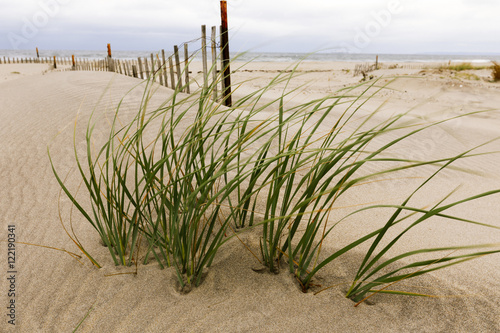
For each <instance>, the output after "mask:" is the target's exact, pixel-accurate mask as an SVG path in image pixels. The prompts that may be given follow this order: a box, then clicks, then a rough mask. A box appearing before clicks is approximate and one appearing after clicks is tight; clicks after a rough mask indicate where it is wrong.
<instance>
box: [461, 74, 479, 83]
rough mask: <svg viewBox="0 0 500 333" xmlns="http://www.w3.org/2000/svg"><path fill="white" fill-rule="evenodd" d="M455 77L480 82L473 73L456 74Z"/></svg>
mask: <svg viewBox="0 0 500 333" xmlns="http://www.w3.org/2000/svg"><path fill="white" fill-rule="evenodd" d="M455 76H456V77H458V78H461V79H465V80H471V81H479V80H481V79H480V78H479V76H477V75H476V74H474V73H456V74H455Z"/></svg>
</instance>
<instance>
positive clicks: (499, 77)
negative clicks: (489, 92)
mask: <svg viewBox="0 0 500 333" xmlns="http://www.w3.org/2000/svg"><path fill="white" fill-rule="evenodd" d="M492 63H493V67H492V68H491V76H492V77H493V81H495V82H497V81H500V64H499V63H498V62H496V61H492Z"/></svg>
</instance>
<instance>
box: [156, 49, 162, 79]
mask: <svg viewBox="0 0 500 333" xmlns="http://www.w3.org/2000/svg"><path fill="white" fill-rule="evenodd" d="M156 60H157V61H158V78H159V79H160V85H161V86H163V66H162V65H161V61H160V57H159V56H158V53H157V54H156Z"/></svg>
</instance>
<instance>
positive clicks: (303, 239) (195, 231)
mask: <svg viewBox="0 0 500 333" xmlns="http://www.w3.org/2000/svg"><path fill="white" fill-rule="evenodd" d="M297 66H298V64H297ZM295 69H296V66H295V67H293V68H292V69H291V70H290V71H288V72H285V71H283V72H281V73H279V74H278V75H277V76H276V77H275V78H274V79H273V80H271V81H270V82H269V84H268V85H267V86H264V87H263V88H261V89H258V90H256V91H254V92H252V93H250V94H248V95H246V96H243V97H240V98H238V99H235V98H234V97H233V99H235V102H234V105H233V107H232V108H226V107H224V106H222V105H221V103H220V102H217V101H213V100H212V99H211V96H212V90H213V88H214V86H213V85H209V86H208V87H206V88H200V89H199V90H198V91H196V92H194V93H193V94H191V95H185V94H182V93H180V90H181V89H179V88H178V89H177V90H175V91H174V92H173V93H172V95H171V96H170V97H169V98H168V99H167V100H166V101H165V102H164V103H163V104H162V105H160V106H156V107H153V108H151V107H150V101H151V97H152V94H153V92H154V90H155V89H156V88H155V85H154V84H153V83H152V82H151V81H147V82H145V83H144V84H145V85H146V88H145V91H144V95H143V100H142V103H141V105H140V107H139V110H138V112H137V114H136V116H135V118H134V119H133V121H130V122H129V123H127V124H126V125H125V126H123V125H120V122H119V121H118V120H119V114H120V106H118V108H117V110H116V113H115V119H114V121H113V122H112V125H111V127H110V130H109V135H108V138H107V140H106V141H105V142H104V144H102V145H101V146H100V148H99V149H98V150H97V152H96V153H94V152H93V149H92V146H93V141H92V137H93V128H94V124H93V123H92V118H91V119H90V120H89V123H88V129H87V133H86V146H87V149H86V152H85V155H86V156H85V159H82V158H81V157H79V154H81V152H80V153H79V152H78V151H77V149H76V144H75V160H76V163H77V166H78V170H79V176H80V177H81V179H82V181H83V183H84V187H85V189H86V190H87V195H88V196H89V198H90V199H91V200H90V201H91V207H86V206H84V205H83V204H82V203H80V202H81V199H79V198H78V196H77V195H76V194H75V193H74V192H71V191H70V189H69V188H67V186H66V185H65V182H64V180H62V179H61V177H60V176H59V175H58V173H57V171H56V170H55V168H54V173H55V175H56V178H57V180H58V182H59V184H60V185H61V187H62V189H63V191H64V192H65V193H66V194H67V195H68V197H69V198H70V199H71V201H72V202H73V204H74V205H75V207H76V208H77V209H78V210H79V211H80V213H81V214H82V215H83V216H84V217H85V218H86V220H87V221H88V222H89V223H91V224H92V226H93V227H94V228H95V229H96V231H97V232H98V233H99V235H100V237H101V239H102V241H103V243H104V244H105V245H106V246H107V247H108V249H109V252H110V256H111V258H112V260H113V261H114V263H115V264H116V265H131V264H132V263H133V262H136V261H138V260H139V243H140V239H141V237H143V238H144V239H145V242H146V249H145V250H144V252H143V259H144V262H147V261H148V259H149V258H154V259H155V260H156V261H157V262H158V264H159V265H160V266H161V267H162V268H163V267H173V268H174V269H175V272H176V275H177V278H178V281H179V283H180V285H181V287H182V288H183V289H184V290H186V291H187V290H189V289H190V287H191V286H198V285H199V284H200V283H201V281H202V276H203V273H204V270H205V269H206V268H207V267H209V266H210V265H211V264H212V261H213V259H214V258H215V256H216V254H217V251H218V249H219V248H220V247H221V246H222V245H223V244H224V243H225V242H226V241H227V240H228V239H230V238H231V237H232V236H233V235H234V234H235V232H239V231H241V230H244V229H246V228H260V229H261V230H262V237H261V242H260V251H261V255H262V259H263V263H264V264H265V265H266V266H267V267H268V269H269V271H270V272H274V273H277V272H279V271H280V269H281V267H282V263H285V264H286V266H285V267H287V269H288V270H289V271H290V272H291V273H293V274H294V275H295V277H296V278H297V280H298V281H299V282H300V284H301V285H302V288H303V290H304V291H306V290H307V289H308V288H309V287H310V284H311V281H312V279H313V277H314V276H315V274H317V273H318V272H319V271H320V270H321V269H322V268H323V267H324V266H325V265H327V264H329V263H330V262H332V261H333V260H335V259H336V258H338V257H339V256H340V255H342V254H344V253H346V252H348V251H351V250H354V249H358V248H360V247H359V245H361V244H364V243H368V242H371V246H370V247H369V249H368V250H367V251H366V253H365V256H364V259H363V261H362V262H361V263H360V265H359V269H358V272H357V273H356V272H353V274H354V278H353V281H352V285H351V287H350V288H349V291H348V292H347V295H346V296H347V297H349V298H351V299H353V300H355V301H358V302H359V301H362V300H363V299H364V298H365V297H367V295H369V294H370V293H373V292H375V293H376V292H386V293H401V294H405V292H403V291H393V290H390V291H389V290H387V289H386V288H387V285H390V284H391V283H393V282H394V281H399V280H403V279H408V278H411V277H415V276H419V275H422V274H425V273H428V272H431V271H434V270H437V269H441V268H444V267H447V266H450V265H452V264H457V263H460V262H463V261H466V260H470V259H473V258H476V257H479V256H483V255H486V254H492V253H497V252H500V244H479V245H476V246H461V245H460V244H457V245H456V246H455V247H446V248H428V249H415V250H413V251H410V252H407V253H401V254H398V255H395V256H393V257H391V258H387V253H388V251H389V249H391V248H392V247H393V246H394V244H395V243H396V242H398V241H400V240H401V239H402V238H403V236H406V235H407V234H409V231H410V230H412V228H414V227H415V226H418V225H419V224H421V223H425V222H426V221H429V220H430V219H432V218H442V219H445V220H448V221H449V222H450V223H451V222H457V223H470V224H475V225H478V227H484V228H490V227H491V228H496V227H494V226H491V225H488V224H483V223H479V222H476V221H470V220H466V219H462V218H460V217H456V216H451V215H447V214H445V211H446V210H447V209H450V208H452V207H455V206H457V205H462V204H466V203H467V202H469V201H471V200H478V199H480V198H483V197H486V196H490V195H495V194H498V193H499V192H500V190H497V191H490V192H486V193H479V194H477V195H474V196H471V197H468V198H464V199H461V200H458V201H455V202H452V203H447V204H444V203H443V202H439V203H438V204H436V205H435V206H433V207H432V208H430V209H422V208H418V207H412V206H411V205H410V202H411V199H412V196H413V195H414V194H415V193H417V192H419V191H423V190H424V189H425V185H426V184H427V183H428V182H430V181H432V179H433V178H434V176H435V175H437V174H438V173H439V172H441V171H442V170H444V169H446V168H449V167H450V165H451V164H452V163H454V162H456V161H457V160H460V159H463V158H468V157H471V156H474V155H475V153H474V149H471V150H468V151H466V152H463V153H462V154H459V155H454V156H448V157H443V158H440V159H436V160H410V159H404V158H397V157H389V156H390V155H388V154H385V153H386V152H387V151H388V150H390V148H391V147H394V146H396V145H397V144H399V143H401V142H403V141H405V140H407V139H408V138H409V137H411V136H414V135H417V134H419V133H421V132H423V131H425V130H427V129H429V128H431V127H434V126H438V125H440V124H442V123H443V122H446V121H450V120H453V119H456V118H458V117H465V116H467V115H461V116H458V117H454V118H450V119H446V120H442V121H435V122H428V123H421V122H418V121H414V120H409V119H410V118H409V117H408V114H409V113H410V111H406V112H402V113H400V114H396V115H392V116H389V117H385V118H382V120H380V119H381V118H380V116H379V114H378V113H379V111H380V110H379V109H376V110H373V111H372V112H367V111H366V107H367V103H368V102H370V101H371V100H372V98H373V96H374V95H375V94H377V93H378V91H380V90H382V89H386V87H385V86H382V85H380V83H379V82H378V81H375V82H371V83H370V84H366V83H363V84H360V85H357V86H354V87H349V88H345V89H342V90H341V91H338V92H336V93H335V94H332V95H329V96H325V97H323V98H320V99H314V100H311V101H308V102H304V103H298V104H290V103H288V101H289V100H290V98H291V96H292V95H293V93H294V92H295V90H296V89H288V88H287V87H288V86H289V84H290V82H291V81H292V80H293V78H294V76H295V75H296V74H295ZM219 80H220V77H219ZM277 86H284V87H285V88H283V93H282V94H281V96H278V97H277V98H274V99H270V100H269V99H265V98H264V97H265V96H266V94H267V92H268V91H269V90H270V89H272V88H275V87H277ZM270 110H273V111H270ZM475 113H479V112H475ZM471 114H472V113H471ZM469 115H470V114H469ZM325 124H329V126H328V127H327V126H325ZM75 142H76V141H75ZM51 162H52V161H51ZM387 163H389V164H387ZM374 165H377V166H378V165H380V167H379V168H375V169H373V168H367V167H368V166H374ZM387 165H390V166H387ZM423 167H434V168H435V170H436V171H435V173H434V174H433V175H432V176H430V177H429V178H427V179H426V180H425V181H424V182H423V183H422V184H421V185H420V186H419V187H418V188H417V189H416V190H415V191H414V192H413V194H411V195H410V196H409V197H407V198H406V199H405V200H402V203H399V204H393V205H381V204H379V205H372V206H368V205H365V206H364V207H363V208H360V209H358V210H355V211H354V212H352V213H350V214H347V216H344V217H338V216H334V214H332V211H333V210H334V209H335V208H336V204H337V201H338V200H339V198H341V197H342V196H344V195H345V193H349V192H350V191H353V190H352V189H354V188H356V187H358V186H360V185H361V186H362V185H363V184H366V183H368V182H370V181H372V180H377V179H378V178H380V177H381V176H384V177H390V175H392V174H395V173H397V172H399V171H402V170H407V169H413V168H414V169H419V168H423ZM370 170H377V171H370ZM445 199H448V197H446V198H445ZM356 204H359V203H353V206H354V205H356ZM368 209H373V210H376V209H389V210H393V211H394V212H393V214H392V216H391V217H390V219H389V220H388V221H387V222H386V223H385V224H384V225H383V226H382V227H381V228H379V229H376V230H371V231H367V234H366V236H364V237H361V238H359V239H352V242H350V244H349V245H347V246H345V247H343V248H341V249H339V250H337V251H335V252H333V253H328V254H324V253H322V252H323V251H324V247H323V243H324V240H325V239H326V238H327V237H328V236H329V235H330V234H332V233H335V231H336V229H335V226H337V225H338V224H339V223H343V221H344V220H345V219H346V218H347V217H349V216H355V215H356V214H357V213H359V212H361V211H364V210H368ZM410 219H413V222H410V223H409V224H408V221H409V220H410ZM402 222H405V223H407V224H406V226H407V227H406V228H405V229H404V230H403V231H402V232H401V233H400V234H398V235H397V236H391V237H393V238H391V239H388V238H389V236H388V235H389V234H392V233H390V232H388V231H389V230H392V228H393V227H394V226H396V225H397V226H400V225H402V224H403V223H402ZM497 229H498V228H497ZM345 237H347V238H349V235H345ZM382 244H385V245H382ZM81 249H82V251H84V249H83V248H81ZM446 251H448V252H449V251H461V252H460V254H457V255H453V256H440V254H441V253H443V252H446ZM84 253H85V254H86V255H87V256H88V257H89V258H92V257H90V255H89V254H88V253H86V252H84ZM417 254H418V255H419V256H418V258H420V255H421V254H427V255H428V257H429V258H428V259H426V260H421V259H418V260H415V261H412V258H413V257H414V256H416V255H417ZM91 260H93V259H91ZM93 263H94V264H96V265H99V264H98V263H96V262H95V261H94V260H93ZM412 269H419V270H418V271H411V270H412ZM408 271H411V273H408ZM375 288H379V289H375ZM406 294H407V293H406Z"/></svg>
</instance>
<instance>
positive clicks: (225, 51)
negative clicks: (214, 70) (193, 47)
mask: <svg viewBox="0 0 500 333" xmlns="http://www.w3.org/2000/svg"><path fill="white" fill-rule="evenodd" d="M220 9H221V21H222V26H221V32H220V33H221V48H222V70H223V73H224V74H223V80H224V89H223V91H222V99H223V103H224V105H225V106H229V107H230V106H231V105H232V104H233V103H232V100H231V69H230V67H229V60H230V59H229V36H228V31H227V27H228V24H227V1H221V2H220Z"/></svg>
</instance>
